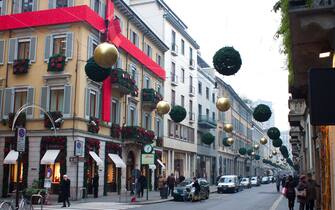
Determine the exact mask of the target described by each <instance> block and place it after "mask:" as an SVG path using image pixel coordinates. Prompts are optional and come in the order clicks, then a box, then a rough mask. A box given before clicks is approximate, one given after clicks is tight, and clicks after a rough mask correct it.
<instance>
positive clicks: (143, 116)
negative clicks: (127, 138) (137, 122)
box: [141, 112, 146, 128]
mask: <svg viewBox="0 0 335 210" xmlns="http://www.w3.org/2000/svg"><path fill="white" fill-rule="evenodd" d="M145 114H146V113H145V112H142V124H141V127H142V128H144V126H145Z"/></svg>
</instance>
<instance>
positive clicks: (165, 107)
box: [156, 101, 170, 115]
mask: <svg viewBox="0 0 335 210" xmlns="http://www.w3.org/2000/svg"><path fill="white" fill-rule="evenodd" d="M156 109H157V112H158V114H160V115H164V114H167V113H169V111H170V104H169V103H168V102H166V101H160V102H158V103H157V105H156Z"/></svg>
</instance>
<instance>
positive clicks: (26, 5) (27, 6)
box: [22, 0, 33, 12]
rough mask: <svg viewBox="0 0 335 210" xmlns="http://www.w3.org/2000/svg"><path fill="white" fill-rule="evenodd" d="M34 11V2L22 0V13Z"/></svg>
mask: <svg viewBox="0 0 335 210" xmlns="http://www.w3.org/2000/svg"><path fill="white" fill-rule="evenodd" d="M31 11H33V0H22V12H31Z"/></svg>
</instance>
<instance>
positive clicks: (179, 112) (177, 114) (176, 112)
mask: <svg viewBox="0 0 335 210" xmlns="http://www.w3.org/2000/svg"><path fill="white" fill-rule="evenodd" d="M169 115H170V117H171V119H172V120H173V121H174V122H176V123H179V122H181V121H183V120H184V119H185V117H186V110H185V108H184V107H182V106H178V105H177V106H174V107H172V109H171V111H170V114H169Z"/></svg>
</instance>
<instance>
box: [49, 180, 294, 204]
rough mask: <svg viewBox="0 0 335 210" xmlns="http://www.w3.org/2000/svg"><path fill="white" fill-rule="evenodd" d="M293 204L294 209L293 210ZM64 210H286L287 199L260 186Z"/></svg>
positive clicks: (271, 185) (268, 188)
mask: <svg viewBox="0 0 335 210" xmlns="http://www.w3.org/2000/svg"><path fill="white" fill-rule="evenodd" d="M297 207H298V206H297V205H296V209H297ZM43 209H50V210H51V209H52V210H60V209H64V208H60V207H59V206H45V207H44V208H43ZM66 209H68V210H76V209H87V210H102V209H106V210H116V209H133V210H171V209H173V210H179V209H182V210H204V209H206V210H216V209H217V210H230V209H236V210H286V209H287V200H286V199H285V198H284V197H282V196H281V195H280V194H279V193H277V192H275V185H274V184H268V185H262V186H260V187H253V188H251V189H246V190H243V191H242V192H239V193H235V194H231V193H228V194H217V193H213V194H211V195H210V198H209V199H208V200H205V201H201V202H194V203H192V202H175V201H168V202H163V203H157V204H147V205H130V204H119V203H113V202H89V203H78V204H75V203H73V204H72V206H71V207H70V208H66Z"/></svg>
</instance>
